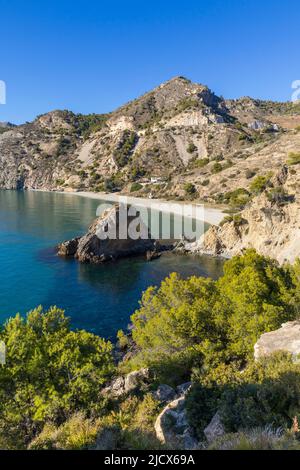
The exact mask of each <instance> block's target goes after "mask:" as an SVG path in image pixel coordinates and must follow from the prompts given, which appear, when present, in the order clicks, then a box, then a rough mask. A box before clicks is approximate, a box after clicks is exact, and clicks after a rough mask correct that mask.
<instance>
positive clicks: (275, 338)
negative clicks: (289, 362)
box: [254, 321, 300, 360]
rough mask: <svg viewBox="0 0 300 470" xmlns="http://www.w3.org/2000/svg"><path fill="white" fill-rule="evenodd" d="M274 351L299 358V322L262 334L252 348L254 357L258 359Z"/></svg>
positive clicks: (286, 324) (289, 323) (285, 324)
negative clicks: (287, 353) (284, 352)
mask: <svg viewBox="0 0 300 470" xmlns="http://www.w3.org/2000/svg"><path fill="white" fill-rule="evenodd" d="M276 351H286V352H289V353H291V354H292V355H293V356H294V358H295V360H297V359H299V358H300V321H294V322H287V323H283V324H282V326H281V328H279V329H278V330H275V331H271V332H270V333H264V334H263V335H261V337H260V338H259V340H258V341H257V343H256V344H255V346H254V357H255V359H260V358H261V357H264V356H268V355H269V354H272V353H274V352H276Z"/></svg>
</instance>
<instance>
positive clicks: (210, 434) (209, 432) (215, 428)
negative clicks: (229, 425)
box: [203, 412, 225, 443]
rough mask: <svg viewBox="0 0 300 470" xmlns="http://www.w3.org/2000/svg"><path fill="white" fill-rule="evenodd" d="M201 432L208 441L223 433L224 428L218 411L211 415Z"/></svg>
mask: <svg viewBox="0 0 300 470" xmlns="http://www.w3.org/2000/svg"><path fill="white" fill-rule="evenodd" d="M203 433H204V435H205V437H206V439H207V441H208V442H209V443H210V442H213V441H214V440H215V439H217V438H218V437H220V436H223V435H224V434H225V429H224V426H223V423H222V421H221V417H220V415H219V413H218V412H217V413H216V414H215V415H214V416H213V418H212V420H211V422H210V423H209V424H208V426H206V428H205V429H204V431H203Z"/></svg>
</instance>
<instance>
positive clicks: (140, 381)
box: [102, 369, 150, 398]
mask: <svg viewBox="0 0 300 470" xmlns="http://www.w3.org/2000/svg"><path fill="white" fill-rule="evenodd" d="M149 375H150V374H149V369H140V370H135V371H133V372H130V373H129V374H127V375H125V376H120V377H116V378H115V379H113V380H112V382H111V383H110V384H109V385H108V386H107V387H105V388H104V389H103V390H102V395H105V396H110V397H113V398H117V397H121V396H122V395H126V394H127V393H129V392H132V391H133V390H137V389H140V390H142V389H144V388H145V387H147V384H148V380H149Z"/></svg>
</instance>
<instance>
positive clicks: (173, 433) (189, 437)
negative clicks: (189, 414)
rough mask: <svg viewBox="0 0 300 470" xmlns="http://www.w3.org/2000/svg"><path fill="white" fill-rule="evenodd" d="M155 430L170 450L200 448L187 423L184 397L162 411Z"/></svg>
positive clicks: (158, 437) (159, 438)
mask: <svg viewBox="0 0 300 470" xmlns="http://www.w3.org/2000/svg"><path fill="white" fill-rule="evenodd" d="M154 429H155V433H156V437H157V439H158V440H159V441H160V442H161V443H162V444H164V445H166V446H167V447H169V448H180V449H185V450H193V449H197V448H198V446H199V443H198V441H197V440H196V439H195V437H194V436H193V432H192V429H191V428H190V426H189V425H188V422H187V418H186V410H185V396H184V395H183V396H181V397H179V398H176V399H175V400H173V401H172V402H170V403H169V404H168V405H167V406H166V407H165V408H164V409H163V410H162V412H161V413H160V414H159V416H158V417H157V419H156V422H155V426H154Z"/></svg>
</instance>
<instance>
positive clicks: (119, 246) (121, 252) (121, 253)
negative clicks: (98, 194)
mask: <svg viewBox="0 0 300 470" xmlns="http://www.w3.org/2000/svg"><path fill="white" fill-rule="evenodd" d="M135 219H136V218H135V217H133V216H127V220H126V224H127V225H126V226H125V227H122V231H124V229H125V233H128V227H129V226H130V224H131V223H132V222H133V221H134V220H135ZM106 226H107V227H110V230H111V233H115V238H109V237H108V238H107V239H101V238H99V233H100V232H101V231H102V233H103V232H104V231H105V227H106ZM119 227H120V205H119V204H116V205H115V206H114V207H112V208H111V209H108V210H106V211H105V212H104V213H103V214H102V215H101V217H99V218H97V219H96V220H95V221H94V222H93V224H92V225H91V226H90V228H89V230H88V233H87V234H86V235H84V236H83V237H77V238H74V239H72V240H70V241H66V242H63V243H61V244H60V245H59V246H58V254H59V255H61V256H74V257H75V258H76V259H78V261H81V262H85V263H102V262H105V261H109V260H115V259H118V258H122V257H127V256H133V255H140V254H144V253H145V254H146V253H148V252H151V253H152V256H153V257H154V253H156V252H158V251H159V249H160V248H159V244H158V242H157V241H155V240H153V239H151V238H150V233H149V232H148V228H147V227H143V226H142V224H140V226H139V227H138V228H139V230H138V231H139V232H140V234H141V235H140V238H137V239H132V238H129V237H127V238H124V239H123V238H120V236H119ZM142 234H143V235H142ZM145 235H146V236H148V238H142V237H145Z"/></svg>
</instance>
